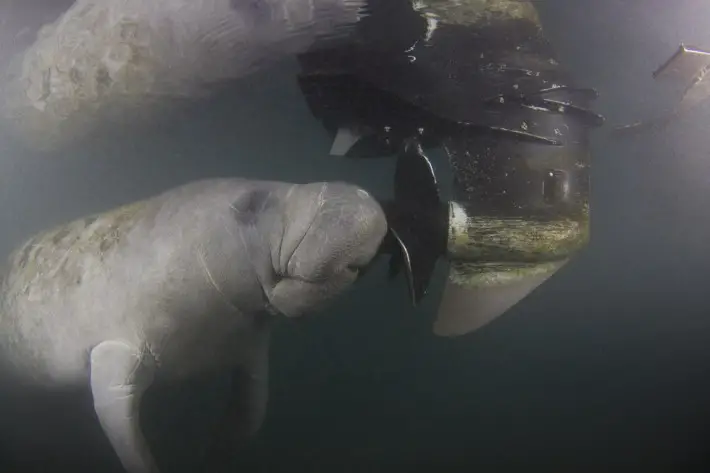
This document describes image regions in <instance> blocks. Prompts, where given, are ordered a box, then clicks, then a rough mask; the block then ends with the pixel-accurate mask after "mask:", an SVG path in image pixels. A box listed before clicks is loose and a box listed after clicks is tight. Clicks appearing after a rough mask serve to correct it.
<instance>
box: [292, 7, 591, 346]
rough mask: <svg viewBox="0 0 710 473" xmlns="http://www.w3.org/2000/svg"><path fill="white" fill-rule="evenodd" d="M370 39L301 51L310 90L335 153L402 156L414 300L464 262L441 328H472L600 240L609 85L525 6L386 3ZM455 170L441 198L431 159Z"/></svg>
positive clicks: (402, 238) (398, 209)
mask: <svg viewBox="0 0 710 473" xmlns="http://www.w3.org/2000/svg"><path fill="white" fill-rule="evenodd" d="M368 10H369V11H368V12H367V14H366V15H364V16H363V19H362V20H361V21H360V23H359V24H358V26H357V28H356V30H355V32H354V36H353V37H351V38H350V39H349V41H348V42H347V43H344V44H342V45H339V46H337V47H332V48H325V49H317V50H313V51H311V52H308V53H305V54H302V55H301V56H300V57H299V60H300V64H301V68H302V73H301V75H300V77H299V85H300V87H301V90H302V92H303V94H304V96H305V97H306V100H307V102H308V105H309V107H310V110H311V112H312V114H313V115H314V116H315V117H316V118H317V119H319V120H320V121H321V122H322V123H323V125H324V127H325V128H326V129H327V130H328V131H329V132H330V133H331V135H332V137H333V147H332V149H331V154H336V155H342V156H346V157H350V158H372V157H383V156H392V155H396V156H397V160H398V162H397V166H396V172H395V198H394V201H392V202H386V203H384V204H383V205H384V206H385V209H386V212H387V214H388V218H389V222H390V240H389V241H388V242H386V243H385V245H383V251H384V252H391V253H394V254H395V259H394V262H393V269H396V268H398V267H402V268H404V269H405V270H406V271H405V272H406V274H407V279H408V282H409V286H410V293H411V298H412V301H413V302H414V303H416V302H418V301H419V300H420V299H421V298H422V297H423V296H424V294H425V292H426V289H427V286H428V284H429V280H430V278H431V274H432V272H433V269H434V266H435V264H436V261H437V260H438V259H439V258H442V257H445V258H446V259H447V260H448V261H449V262H450V268H449V276H448V281H447V284H446V287H445V289H444V294H443V299H442V301H441V304H440V308H439V314H438V317H437V320H436V322H435V323H434V332H435V333H437V334H439V335H446V336H454V335H460V334H464V333H468V332H471V331H473V330H475V329H477V328H479V327H481V326H483V325H485V324H486V323H488V322H489V321H491V320H492V319H494V318H496V317H498V316H499V315H501V314H503V313H504V312H506V311H507V310H508V309H509V308H510V307H512V306H513V305H515V304H516V303H517V302H518V301H520V300H521V299H522V298H524V297H525V296H526V295H527V294H529V293H530V292H531V291H533V290H534V289H535V288H536V287H537V286H539V285H540V284H541V283H542V282H543V281H545V280H546V279H547V278H549V277H550V276H551V275H552V274H554V273H555V272H556V271H557V270H558V269H559V268H560V267H562V266H563V265H564V264H565V263H566V262H567V261H568V259H569V258H570V257H571V256H572V255H574V254H575V253H576V252H577V251H579V250H580V249H581V248H583V247H584V246H585V245H586V243H587V241H588V238H589V165H590V152H589V141H588V134H589V131H590V129H592V128H594V127H598V126H600V125H601V124H602V123H603V118H602V117H601V116H599V115H597V114H596V113H594V112H593V111H591V110H590V109H589V106H590V103H591V102H592V101H593V100H594V99H595V98H596V96H597V94H596V91H595V90H593V89H588V88H580V87H578V86H577V85H576V84H575V83H574V81H573V80H572V78H571V77H570V75H569V74H568V73H567V72H566V71H565V70H564V68H562V67H561V66H560V64H559V63H558V62H557V60H556V57H555V54H554V51H553V50H552V48H551V46H550V43H549V42H548V40H547V39H546V38H545V36H544V34H543V31H542V28H541V25H540V21H539V18H538V14H537V11H536V10H535V7H534V6H533V5H532V4H531V3H529V2H525V1H520V0H485V1H480V0H475V1H474V0H462V1H461V2H449V1H442V0H422V1H417V2H411V1H409V0H370V2H369V6H368ZM434 147H443V148H444V150H445V152H446V154H447V155H448V158H449V163H450V166H451V170H452V175H453V183H452V191H451V198H450V201H449V202H448V203H442V202H441V201H440V196H439V189H438V184H437V180H436V177H435V175H434V171H433V167H432V166H431V163H430V162H429V159H428V158H427V156H426V154H425V152H426V150H428V149H431V148H434Z"/></svg>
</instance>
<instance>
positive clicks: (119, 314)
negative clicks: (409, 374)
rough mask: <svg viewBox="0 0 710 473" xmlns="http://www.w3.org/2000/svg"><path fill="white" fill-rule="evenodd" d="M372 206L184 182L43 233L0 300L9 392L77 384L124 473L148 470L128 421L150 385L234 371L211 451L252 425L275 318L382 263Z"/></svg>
mask: <svg viewBox="0 0 710 473" xmlns="http://www.w3.org/2000/svg"><path fill="white" fill-rule="evenodd" d="M386 232H387V223H386V219H385V216H384V213H383V211H382V209H381V207H380V205H379V204H378V203H377V202H376V201H375V200H374V199H373V198H372V197H370V195H369V194H368V193H367V192H366V191H364V190H362V189H360V188H358V187H355V186H352V185H349V184H345V183H336V182H331V183H324V182H321V183H309V184H288V183H283V182H269V181H251V180H244V179H236V178H235V179H214V180H203V181H196V182H192V183H188V184H186V185H183V186H181V187H177V188H174V189H172V190H168V191H167V192H164V193H163V194H161V195H158V196H155V197H153V198H149V199H146V200H143V201H139V202H135V203H132V204H129V205H126V206H123V207H120V208H118V209H115V210H112V211H109V212H106V213H102V214H99V215H94V216H90V217H87V218H83V219H79V220H76V221H73V222H70V223H67V224H65V225H60V226H58V227H56V228H54V229H52V230H49V231H46V232H44V233H40V234H38V235H36V236H35V237H33V238H30V239H29V240H27V242H26V243H25V244H24V245H22V246H21V247H19V248H18V249H17V250H16V251H15V252H13V253H12V255H11V256H10V258H9V265H8V266H9V270H8V271H7V273H6V274H5V276H4V278H3V281H2V294H1V295H2V299H1V301H0V304H1V305H0V309H1V310H0V366H2V374H3V376H4V380H5V381H12V382H13V383H15V385H16V386H27V387H32V388H35V389H46V390H52V389H58V388H61V387H73V386H89V387H90V390H91V393H92V396H93V406H94V409H95V412H96V415H97V416H98V420H99V422H100V424H101V427H102V429H103V431H104V432H105V434H106V436H107V438H108V440H109V442H110V444H111V445H112V447H113V448H114V450H115V452H116V454H117V456H118V458H119V459H120V461H121V463H122V464H123V466H124V467H125V469H126V470H127V471H128V472H129V473H148V472H150V473H155V472H158V471H159V469H158V466H157V463H156V460H155V458H154V457H153V455H152V454H151V449H150V448H149V446H148V444H147V442H146V440H145V437H144V435H143V433H142V431H141V427H140V423H139V409H140V405H141V399H142V397H143V394H144V393H145V392H146V390H147V389H148V388H149V387H150V386H151V385H152V383H153V381H154V380H157V379H163V380H184V379H189V378H190V377H193V376H196V375H198V374H200V373H203V372H205V371H214V370H224V371H225V372H230V373H232V377H233V380H234V379H235V378H237V377H238V378H239V379H240V380H241V382H239V383H236V384H235V386H236V387H235V388H234V389H235V392H234V393H233V394H234V395H233V399H232V401H233V402H232V405H231V406H230V408H229V409H228V412H227V413H225V415H224V417H223V424H222V425H220V426H219V427H218V428H217V429H216V432H217V433H216V434H215V435H216V440H215V441H223V439H224V438H234V439H235V441H237V440H239V439H243V438H245V437H246V436H248V435H250V434H252V433H254V432H255V431H256V430H257V429H258V427H259V425H260V424H261V422H262V419H263V416H264V411H265V407H266V400H267V378H268V362H267V354H268V348H269V333H270V328H271V326H272V322H273V321H274V319H275V318H276V317H279V316H285V317H298V316H301V315H302V314H305V313H310V312H312V311H315V310H317V309H319V308H321V307H322V306H323V305H324V304H325V303H326V302H327V301H328V300H330V299H332V298H333V297H334V296H336V295H338V294H339V293H341V292H342V291H343V290H345V289H346V288H347V287H348V286H349V285H350V284H351V283H352V282H353V281H355V279H356V278H357V277H358V274H359V271H360V269H362V268H364V267H365V266H367V265H368V263H369V262H370V260H371V259H372V258H373V257H374V256H375V255H376V253H377V252H378V249H379V246H380V244H381V242H382V240H383V238H384V236H385V234H386Z"/></svg>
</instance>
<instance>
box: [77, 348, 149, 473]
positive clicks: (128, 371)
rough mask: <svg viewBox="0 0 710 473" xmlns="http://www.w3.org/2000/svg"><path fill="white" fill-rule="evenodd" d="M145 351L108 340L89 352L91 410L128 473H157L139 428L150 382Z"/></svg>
mask: <svg viewBox="0 0 710 473" xmlns="http://www.w3.org/2000/svg"><path fill="white" fill-rule="evenodd" d="M150 361H152V360H149V359H148V358H147V357H146V355H145V352H144V351H143V350H140V349H139V348H137V347H133V346H131V345H129V344H128V343H125V342H122V341H116V340H107V341H104V342H101V343H99V344H98V345H97V346H96V347H94V348H93V349H92V350H91V356H90V363H91V393H92V395H93V398H94V410H95V411H96V415H97V416H98V418H99V422H100V423H101V427H102V428H103V430H104V432H105V434H106V436H107V437H108V440H109V442H110V443H111V446H112V447H113V448H114V451H115V452H116V454H117V455H118V458H119V460H120V461H121V463H122V464H123V467H124V468H125V469H126V471H128V472H129V473H158V471H159V470H158V467H157V465H156V463H155V460H154V459H153V456H152V454H151V453H150V449H149V447H148V443H147V442H146V439H145V437H144V436H143V432H142V431H141V427H140V415H139V414H140V403H141V398H142V396H143V394H144V393H145V391H146V390H147V389H148V387H149V386H150V385H151V384H152V382H153V376H154V369H153V366H152V363H151V362H150Z"/></svg>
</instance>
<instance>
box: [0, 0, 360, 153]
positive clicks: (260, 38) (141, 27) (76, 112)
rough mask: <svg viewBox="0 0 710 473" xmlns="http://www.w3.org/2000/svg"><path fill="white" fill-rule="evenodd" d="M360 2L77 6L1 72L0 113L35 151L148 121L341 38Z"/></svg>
mask: <svg viewBox="0 0 710 473" xmlns="http://www.w3.org/2000/svg"><path fill="white" fill-rule="evenodd" d="M364 3H365V0H259V1H254V0H161V1H144V0H105V1H101V2H96V1H93V0H77V1H76V2H75V3H74V4H73V5H72V6H71V7H70V8H69V9H68V10H67V11H66V12H65V13H64V14H62V15H61V16H60V17H59V18H58V19H57V20H56V21H54V22H53V23H51V24H47V25H45V26H43V27H42V28H41V29H40V31H39V32H38V34H37V40H36V41H35V42H34V43H33V44H32V45H31V46H30V47H29V48H28V49H27V50H26V51H24V52H22V53H21V54H20V55H19V56H18V57H17V58H16V59H15V60H14V61H13V62H12V65H11V66H10V67H9V68H8V72H7V74H6V77H4V78H3V80H2V81H1V83H2V85H3V89H4V90H3V91H2V94H1V95H2V99H1V100H0V109H1V111H2V116H3V118H4V121H5V124H6V125H7V126H8V127H9V128H10V130H12V132H13V135H14V136H16V137H18V138H19V139H20V140H21V141H23V142H24V143H25V144H26V145H27V146H29V147H32V148H34V149H40V150H43V151H56V150H58V149H61V148H62V147H64V146H67V145H70V144H72V143H75V142H77V141H78V140H81V139H82V138H86V137H89V136H91V135H92V134H93V133H94V132H95V131H97V130H98V129H99V128H100V127H101V126H102V125H103V126H104V128H106V127H108V126H110V125H111V124H117V123H125V124H128V123H132V122H135V121H136V120H140V121H141V122H142V123H150V122H151V121H153V120H155V119H159V118H160V117H163V116H165V114H166V113H168V112H169V111H170V110H171V109H172V107H174V106H175V105H176V104H177V103H179V102H181V101H184V100H196V99H200V98H202V97H204V96H206V95H207V94H209V92H210V89H211V87H212V86H214V85H216V84H221V83H224V82H226V81H231V80H235V79H239V78H241V77H244V76H246V75H248V74H251V73H253V72H255V71H257V70H262V69H263V68H265V67H266V66H268V65H269V64H272V63H274V62H275V61H278V60H280V59H282V58H284V57H286V56H288V55H291V54H296V53H298V52H301V51H304V50H305V49H307V48H308V47H309V46H310V45H311V44H312V43H313V42H315V41H316V39H322V38H329V37H335V36H339V35H341V34H345V33H346V31H345V30H346V29H347V26H348V25H351V24H354V23H356V22H357V21H358V19H359V15H360V8H361V7H362V6H363V4H364ZM18 8H19V7H18Z"/></svg>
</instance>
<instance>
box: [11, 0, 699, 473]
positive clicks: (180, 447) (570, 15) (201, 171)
mask: <svg viewBox="0 0 710 473" xmlns="http://www.w3.org/2000/svg"><path fill="white" fill-rule="evenodd" d="M534 3H535V5H536V6H537V8H538V10H539V12H540V14H541V16H542V21H543V25H544V28H545V32H546V35H547V36H548V38H549V39H550V40H551V42H552V43H553V44H554V46H555V48H556V50H557V52H558V54H559V60H560V63H562V64H563V65H564V66H565V67H566V68H568V69H569V70H570V71H571V72H572V73H573V74H574V76H575V77H576V78H577V80H578V82H579V83H580V84H581V85H584V86H591V87H595V88H597V89H598V90H599V92H600V99H599V100H597V103H596V104H595V108H596V110H597V111H598V112H600V113H601V114H603V115H604V116H605V117H606V119H607V125H606V126H605V127H604V128H602V129H601V130H599V131H595V132H594V134H593V136H594V138H593V166H592V169H593V170H592V200H591V209H592V217H591V218H592V236H591V242H590V244H589V247H588V248H587V249H586V250H585V251H583V252H582V253H581V254H580V255H579V256H577V257H576V258H575V259H574V260H573V262H572V263H571V264H568V265H567V266H566V267H565V268H563V269H562V270H561V271H560V272H559V273H558V274H557V275H556V276H554V277H553V278H552V279H550V280H549V281H548V282H547V283H546V284H544V285H543V286H542V287H540V288H539V289H538V290H537V291H535V292H534V293H533V294H532V295H530V296H529V297H528V298H527V299H526V300H525V301H524V302H522V303H520V304H519V305H518V306H516V307H515V308H514V309H513V310H511V311H510V312H509V313H508V314H507V315H505V316H504V317H502V318H501V319H499V320H497V321H496V322H495V323H493V324H491V325H490V326H488V327H486V328H484V329H483V330H481V331H479V332H476V333H475V334H473V335H469V336H465V337H461V338H457V339H445V338H437V337H435V336H434V335H433V334H432V333H431V323H432V321H433V315H434V313H435V308H436V306H437V303H438V298H439V296H440V292H441V289H442V287H443V282H444V277H445V274H446V272H445V268H444V265H443V264H442V265H441V267H440V268H439V269H438V271H437V277H436V278H435V281H434V284H433V286H432V288H431V289H430V292H429V295H428V297H427V298H426V299H425V302H424V303H423V305H422V306H421V307H418V308H416V309H414V308H412V307H411V306H410V303H409V300H408V298H407V292H406V287H405V284H404V281H403V279H402V278H400V279H398V280H396V281H394V282H390V281H388V280H387V278H386V264H385V261H383V262H381V264H378V266H377V267H376V268H375V269H373V270H372V271H371V272H369V273H368V275H367V277H366V278H364V279H363V280H362V281H361V282H360V283H358V284H357V285H356V287H355V288H354V289H353V290H352V291H350V292H349V293H348V294H346V295H345V296H344V297H342V298H341V299H339V300H338V301H337V302H336V303H335V304H334V305H332V306H331V307H330V308H329V309H328V310H327V311H325V312H324V313H321V314H319V315H318V316H316V317H311V318H308V319H304V320H300V321H284V322H283V323H281V324H279V327H278V329H277V330H276V333H275V334H274V337H273V342H272V352H271V353H272V355H271V378H270V379H271V381H270V383H271V393H270V403H269V410H268V414H267V419H266V422H265V424H264V426H263V428H262V430H261V432H260V434H259V436H258V437H257V438H256V439H255V440H254V441H253V443H252V444H250V445H249V446H248V447H247V448H245V450H244V451H240V452H235V458H234V463H233V464H232V465H225V471H243V472H260V471H269V472H298V471H327V470H329V471H337V472H390V471H395V470H399V471H441V472H472V471H479V472H508V471H511V472H512V471H533V470H534V471H543V470H546V471H569V472H572V471H574V472H584V471H614V472H616V471H619V472H622V471H624V472H630V471H644V472H656V471H658V472H661V471H663V472H665V471H691V470H692V471H707V470H706V467H707V466H708V464H710V458H709V457H708V454H706V451H707V446H708V441H709V439H710V286H709V284H708V274H709V273H710V248H708V243H709V242H710V222H709V221H708V218H707V215H708V204H710V137H709V136H708V133H707V131H708V129H709V127H710V109H709V108H708V107H704V108H703V107H700V108H698V109H697V110H694V111H693V112H692V113H689V114H687V115H685V116H683V117H682V118H680V119H679V120H677V121H675V122H674V123H672V124H671V125H670V126H669V127H668V128H666V129H665V130H663V131H661V132H655V133H648V134H642V135H638V136H634V137H630V138H628V139H625V140H613V139H612V138H610V137H609V133H608V132H609V128H610V127H612V126H614V125H617V124H623V123H627V122H632V121H635V120H637V119H638V118H643V117H647V116H650V115H654V114H657V113H659V112H661V111H663V110H665V109H666V108H668V107H670V106H672V104H673V100H674V98H677V95H674V94H673V91H672V90H670V89H669V88H667V87H664V86H663V85H662V84H659V83H654V81H653V80H652V78H651V72H652V71H653V70H655V69H656V68H657V66H658V65H659V64H661V63H662V62H664V61H665V60H666V59H667V58H668V57H669V56H670V55H671V54H672V53H673V52H674V51H675V50H676V48H677V47H678V45H679V43H681V42H685V43H687V44H692V45H696V46H698V47H701V48H703V47H704V48H710V28H708V26H709V23H708V18H710V3H707V2H702V1H700V0H675V1H673V2H669V1H664V0H545V1H537V2H534ZM294 71H295V67H294V65H293V64H292V63H291V62H288V63H286V64H283V65H281V66H279V67H276V68H274V69H270V70H268V71H266V72H265V73H261V74H259V75H258V76H255V77H251V78H248V79H246V80H244V81H243V82H242V83H241V85H240V87H239V89H238V90H234V91H232V92H230V93H229V94H227V95H224V96H220V97H218V98H216V99H215V100H213V101H211V102H209V103H204V104H201V105H199V106H198V107H194V108H192V109H191V110H190V111H189V113H185V114H183V115H180V116H176V117H174V118H173V119H172V120H171V121H169V122H165V123H162V124H161V125H160V126H158V127H156V128H155V129H151V130H150V132H147V133H144V134H143V135H140V136H133V135H131V138H130V139H120V140H114V141H111V142H96V143H93V144H92V145H91V146H89V147H82V148H81V149H79V150H78V151H73V152H65V153H62V154H61V155H57V156H39V155H38V156H34V155H31V154H30V153H28V152H27V151H25V150H20V149H19V148H14V147H13V146H12V145H11V144H10V143H9V142H8V141H7V140H3V142H0V228H1V229H2V235H1V238H0V252H1V253H2V254H7V253H8V252H9V251H10V250H11V249H12V248H13V247H14V246H16V245H17V244H19V243H20V242H21V241H22V240H24V239H25V238H27V237H28V236H30V235H31V234H33V233H35V232H37V231H39V230H41V229H43V228H46V227H48V226H51V225H54V224H56V223H60V222H63V221H66V220H68V219H71V218H74V217H78V216H82V215H85V214H87V213H93V212H97V211H103V210H107V209H109V208H111V207H114V206H116V205H119V204H122V203H125V202H129V201H133V200H137V199H140V198H143V197H147V196H150V195H153V194H156V193H158V192H160V191H162V190H165V189H168V188H170V187H173V186H176V185H178V184H181V183H184V182H187V181H190V180H195V179H200V178H205V177H218V176H242V177H248V178H258V179H276V180H286V181H295V182H305V181H315V180H332V179H335V180H347V181H350V182H354V183H357V184H359V185H361V186H363V187H365V188H367V189H369V190H371V191H372V192H373V193H374V194H375V195H377V196H378V197H379V196H383V197H384V196H387V195H388V194H389V192H390V189H391V181H392V175H393V170H394V160H391V159H384V160H364V161H354V160H344V159H340V158H336V157H331V156H328V150H329V148H330V145H331V143H330V140H329V139H328V136H327V134H326V133H325V131H323V129H322V128H321V126H320V124H319V123H317V121H316V120H315V119H314V118H312V116H311V115H310V113H309V111H308V109H307V107H306V104H305V101H304V99H303V97H302V95H301V93H300V91H299V90H298V87H297V84H296V81H295V77H294V75H293V74H294ZM432 159H433V161H434V164H435V165H436V166H437V171H438V172H441V173H442V174H441V175H442V178H441V180H442V181H445V178H444V177H443V176H445V175H446V174H445V173H446V172H447V171H446V161H445V158H444V157H443V154H441V153H432ZM203 383H204V384H203V385H202V386H201V387H204V385H205V384H207V385H211V386H213V389H212V390H211V391H212V394H213V396H212V397H209V398H205V397H204V396H198V395H197V394H192V393H191V392H190V391H189V390H188V392H187V393H186V394H185V395H180V394H177V393H176V394H175V395H174V396H171V398H170V400H169V402H161V403H160V404H158V403H154V405H152V406H150V405H149V409H147V411H148V412H146V413H145V414H144V415H145V422H146V423H147V424H148V426H147V427H146V428H147V429H148V434H149V436H150V438H151V440H153V441H154V442H155V444H156V445H155V452H156V455H157V456H158V460H159V462H160V463H161V464H162V465H163V470H164V472H165V473H171V472H183V471H184V472H188V471H197V469H196V468H197V466H196V465H197V463H196V462H197V460H198V458H196V456H197V453H198V452H199V450H200V448H202V447H203V446H204V445H203V443H204V433H205V432H206V430H205V426H204V425H200V422H199V421H198V418H199V417H200V416H201V415H202V414H204V413H212V415H217V413H218V412H219V406H220V402H223V401H224V399H223V398H222V397H221V396H222V395H223V394H224V389H223V387H224V383H223V382H222V380H220V379H205V380H203ZM77 404H78V403H77ZM149 404H150V402H149ZM6 407H7V406H6ZM77 409H79V408H78V407H77ZM16 415H17V417H18V419H20V420H22V422H24V419H25V418H27V419H28V422H29V423H36V424H37V425H40V426H42V431H43V434H42V435H44V436H46V438H47V439H52V438H54V439H57V438H59V437H61V438H62V439H64V438H67V439H69V438H71V436H72V435H79V436H83V437H84V438H85V440H86V442H85V443H84V442H83V441H82V443H81V446H80V447H78V446H76V445H69V443H70V442H69V440H67V446H66V448H67V449H71V448H73V449H76V454H77V455H86V456H94V457H96V462H97V463H96V464H97V465H102V466H101V470H100V471H106V472H109V471H121V469H120V467H119V466H118V464H117V461H116V460H115V459H114V458H112V455H113V454H112V453H111V450H110V449H109V448H108V446H107V444H106V442H105V441H104V440H103V439H102V438H101V432H100V430H99V428H98V425H95V424H94V423H95V420H94V419H93V418H91V415H90V412H88V411H87V412H83V411H82V412H81V413H78V411H77V413H75V412H73V411H72V410H71V409H69V408H68V407H64V405H63V404H62V407H59V404H54V401H50V400H44V401H43V404H42V405H41V406H39V407H36V409H35V410H31V411H30V410H27V411H24V410H18V411H17V412H16ZM23 416H26V417H23ZM75 419H79V420H75ZM180 429H186V433H185V434H183V433H181V432H180ZM57 435H59V437H57ZM74 442H75V443H76V441H74ZM6 448H10V447H6ZM6 454H7V455H9V456H10V457H11V456H12V454H13V452H12V451H9V452H6ZM37 454H38V455H39V454H41V452H37ZM7 468H8V469H5V468H2V469H0V470H1V471H3V472H4V471H12V470H11V469H9V468H11V467H10V466H8V467H7ZM57 468H58V467H57ZM47 471H53V470H47Z"/></svg>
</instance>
